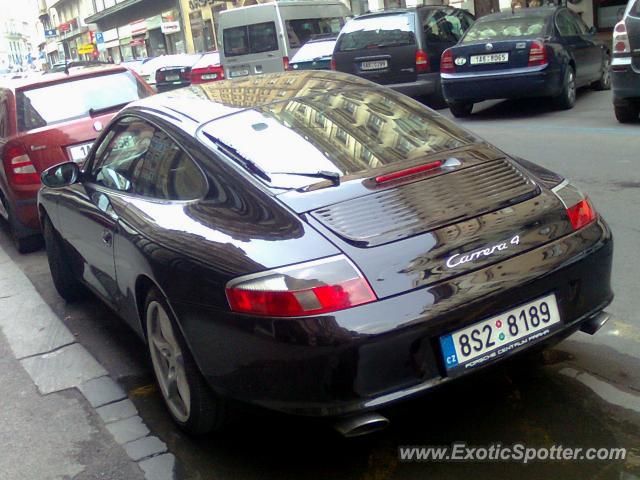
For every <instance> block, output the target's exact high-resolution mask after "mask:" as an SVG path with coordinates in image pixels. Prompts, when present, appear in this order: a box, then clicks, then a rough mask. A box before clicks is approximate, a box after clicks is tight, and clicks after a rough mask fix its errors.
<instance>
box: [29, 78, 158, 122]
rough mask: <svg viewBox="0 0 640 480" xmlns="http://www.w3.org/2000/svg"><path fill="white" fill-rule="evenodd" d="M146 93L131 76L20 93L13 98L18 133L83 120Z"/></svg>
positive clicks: (86, 80) (82, 80)
mask: <svg viewBox="0 0 640 480" xmlns="http://www.w3.org/2000/svg"><path fill="white" fill-rule="evenodd" d="M148 95H149V93H148V92H147V90H146V89H145V87H144V85H143V84H142V83H140V82H139V81H138V80H137V79H136V77H135V76H134V75H133V74H132V73H131V72H121V73H113V74H108V75H99V76H95V77H87V78H79V79H69V80H68V81H65V82H62V83H56V84H52V85H45V86H42V87H36V88H31V89H29V90H22V91H19V92H18V93H17V95H16V103H17V117H18V129H19V130H20V131H21V132H24V131H28V130H33V129H34V128H41V127H46V126H48V125H53V124H56V123H60V122H65V121H68V120H74V119H77V118H83V117H86V116H88V115H89V111H90V110H91V109H93V110H102V109H108V108H109V107H118V106H124V105H126V104H127V103H130V102H133V101H135V100H139V99H141V98H144V97H147V96H148Z"/></svg>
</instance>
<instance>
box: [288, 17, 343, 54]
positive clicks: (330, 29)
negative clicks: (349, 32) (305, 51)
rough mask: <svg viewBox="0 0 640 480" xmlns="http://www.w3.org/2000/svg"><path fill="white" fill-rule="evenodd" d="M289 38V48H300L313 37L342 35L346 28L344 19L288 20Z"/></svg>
mask: <svg viewBox="0 0 640 480" xmlns="http://www.w3.org/2000/svg"><path fill="white" fill-rule="evenodd" d="M285 23H286V25H287V36H288V37H289V46H290V47H291V48H298V47H300V46H301V45H304V44H305V43H306V42H307V41H308V40H309V39H310V38H311V37H312V36H313V35H320V34H323V33H340V29H341V28H342V27H343V26H344V18H342V17H336V18H305V19H296V20H287V21H286V22H285Z"/></svg>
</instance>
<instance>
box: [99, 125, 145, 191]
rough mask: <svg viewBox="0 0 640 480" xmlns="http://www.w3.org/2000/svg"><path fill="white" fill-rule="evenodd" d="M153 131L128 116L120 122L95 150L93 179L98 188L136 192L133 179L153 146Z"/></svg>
mask: <svg viewBox="0 0 640 480" xmlns="http://www.w3.org/2000/svg"><path fill="white" fill-rule="evenodd" d="M153 134H154V128H153V127H152V126H151V125H149V124H148V123H146V122H143V121H142V120H139V119H136V118H133V117H128V118H125V119H123V120H122V121H121V122H119V123H118V124H117V125H116V126H115V127H114V128H113V129H112V130H111V131H110V132H109V133H108V134H107V136H106V137H105V138H104V140H103V141H102V143H101V144H100V145H99V146H98V149H97V150H96V156H95V161H94V163H93V169H92V174H93V179H94V181H95V183H97V184H98V185H102V186H104V187H107V188H110V189H113V190H118V191H121V192H128V193H134V185H133V183H134V178H135V177H136V174H137V173H138V172H139V171H140V169H141V168H142V162H143V160H144V157H145V155H146V153H147V150H148V149H149V146H150V144H151V138H152V137H153Z"/></svg>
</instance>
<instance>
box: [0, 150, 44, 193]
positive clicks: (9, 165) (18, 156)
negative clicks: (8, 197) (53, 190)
mask: <svg viewBox="0 0 640 480" xmlns="http://www.w3.org/2000/svg"><path fill="white" fill-rule="evenodd" d="M3 160H4V165H5V172H7V179H8V181H9V183H10V184H12V185H37V184H39V183H40V175H38V172H37V171H36V167H35V166H34V165H33V162H32V161H31V159H30V158H29V154H28V153H27V149H26V147H25V146H24V145H22V144H18V143H15V144H11V143H9V144H7V145H6V146H5V147H4V156H3Z"/></svg>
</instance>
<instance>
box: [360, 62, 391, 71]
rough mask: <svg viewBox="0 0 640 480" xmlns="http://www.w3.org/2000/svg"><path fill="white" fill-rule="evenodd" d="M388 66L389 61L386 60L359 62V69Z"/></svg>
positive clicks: (377, 68)
mask: <svg viewBox="0 0 640 480" xmlns="http://www.w3.org/2000/svg"><path fill="white" fill-rule="evenodd" d="M388 66H389V62H387V61H386V60H375V61H371V62H362V63H361V64H360V69H361V70H381V69H383V68H387V67H388Z"/></svg>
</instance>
